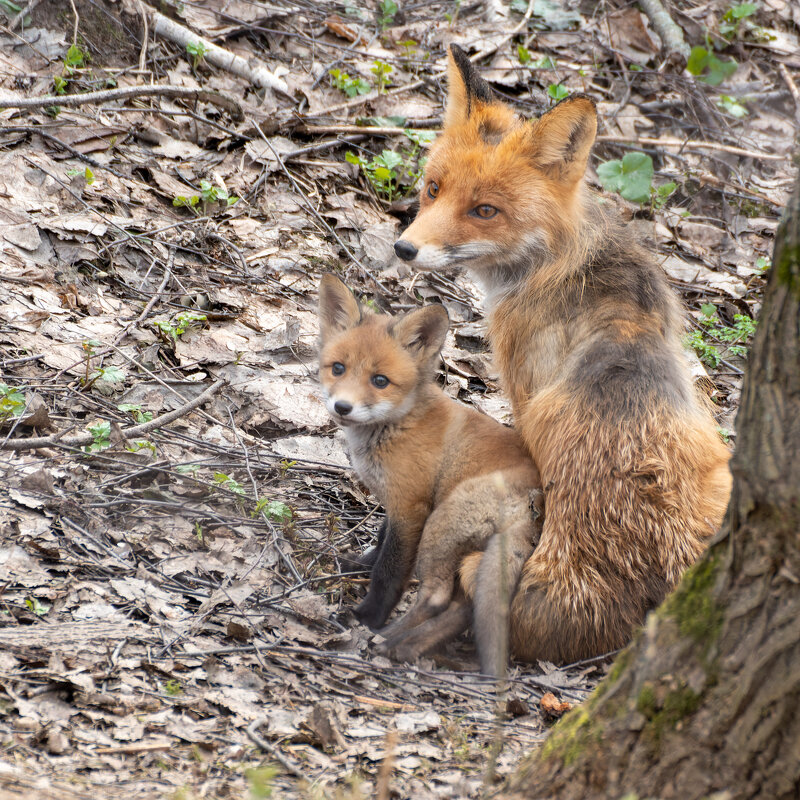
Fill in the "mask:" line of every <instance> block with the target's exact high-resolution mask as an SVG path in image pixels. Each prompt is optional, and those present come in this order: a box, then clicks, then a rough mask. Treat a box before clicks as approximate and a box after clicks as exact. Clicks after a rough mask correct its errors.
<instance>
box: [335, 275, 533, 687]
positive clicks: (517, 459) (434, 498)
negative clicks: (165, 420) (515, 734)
mask: <svg viewBox="0 0 800 800" xmlns="http://www.w3.org/2000/svg"><path fill="white" fill-rule="evenodd" d="M320 322H321V325H320V327H321V331H322V350H321V353H320V381H321V383H322V385H323V388H324V390H325V400H326V405H327V407H328V409H329V411H330V412H331V414H332V415H333V417H334V419H335V420H336V422H337V423H338V424H339V425H341V426H342V427H343V428H344V431H345V435H346V437H347V439H348V445H349V449H350V452H351V458H352V460H353V464H354V466H355V468H356V470H357V471H358V473H359V477H360V478H361V479H362V481H364V483H366V484H367V486H368V487H369V488H370V490H371V491H372V492H373V493H374V494H375V495H376V496H377V498H378V499H379V500H380V502H381V503H382V504H383V505H384V507H385V509H386V516H387V522H388V528H387V531H386V534H385V537H384V540H383V541H382V542H381V544H380V549H379V552H378V553H377V554H376V555H375V565H374V567H373V570H372V577H371V581H370V588H369V591H368V593H367V597H366V599H365V600H364V602H363V603H362V604H361V605H360V606H359V607H358V609H356V613H357V616H358V617H359V619H361V620H362V621H363V622H365V623H367V624H369V625H370V626H371V627H380V626H381V625H382V624H383V623H384V622H385V620H386V617H387V616H388V614H389V612H390V611H391V610H392V608H393V607H394V605H395V603H396V602H397V600H398V599H399V596H400V594H401V593H402V591H403V589H404V587H405V585H406V583H407V581H408V579H409V577H410V573H411V570H412V568H413V566H414V562H415V560H417V556H418V564H417V568H418V572H419V576H420V588H419V590H418V593H417V602H416V605H415V606H414V607H413V608H412V609H411V610H410V611H409V612H408V613H407V614H406V615H405V616H404V617H403V618H402V619H401V620H399V621H398V622H396V623H395V624H394V625H392V626H391V627H390V628H389V629H388V630H387V631H386V633H385V635H386V636H387V639H388V643H387V649H388V650H389V651H390V652H392V653H393V654H395V655H397V656H399V657H402V658H405V659H408V660H413V658H414V657H416V656H417V655H419V654H420V653H422V652H424V651H426V650H427V649H430V648H431V647H432V646H435V645H436V644H438V643H439V642H440V641H441V640H442V639H443V638H444V637H446V636H451V635H453V631H454V628H455V627H456V623H458V622H463V623H464V626H465V625H466V624H467V623H468V622H469V616H468V615H467V616H464V615H463V614H461V613H460V611H459V610H458V607H459V606H460V605H464V604H465V603H466V600H465V598H464V596H463V593H459V592H457V591H456V588H457V582H458V581H457V577H458V575H457V573H458V566H459V564H460V562H461V560H462V558H464V557H465V556H467V555H468V554H470V553H472V552H474V551H483V550H484V549H485V548H490V552H489V551H487V555H485V556H483V558H482V561H483V562H484V563H483V566H482V569H484V570H491V571H492V573H493V574H494V575H497V576H499V578H500V579H498V580H490V581H487V583H488V584H498V583H500V582H502V581H506V582H507V583H508V586H507V591H502V592H495V591H487V592H486V593H484V595H483V596H481V597H480V598H478V599H476V602H475V624H476V629H477V631H478V651H479V654H480V656H481V664H482V667H483V668H484V670H485V671H487V672H492V673H499V672H500V671H501V670H502V669H503V668H504V667H505V663H506V661H507V641H508V624H509V623H508V616H509V609H510V604H511V598H512V596H513V593H514V588H515V587H516V583H517V580H518V579H519V575H520V572H521V570H522V566H523V564H524V563H525V560H526V559H527V558H528V556H529V555H530V553H531V552H532V550H533V547H534V544H535V540H536V539H537V538H538V530H539V529H540V528H541V522H540V521H539V520H538V516H537V514H536V513H535V512H533V511H532V506H531V503H532V502H533V501H534V500H536V498H538V496H539V495H540V494H541V492H538V494H536V493H535V490H536V489H538V488H539V487H540V485H541V484H540V481H539V473H538V471H537V470H536V467H535V465H534V463H533V461H532V460H531V458H530V457H529V456H528V454H527V453H526V451H525V448H524V446H523V444H522V441H521V439H520V437H519V435H518V434H517V432H516V431H514V430H512V429H511V428H505V427H503V426H502V425H500V424H499V423H498V422H496V421H495V420H493V419H491V418H490V417H487V416H485V415H484V414H480V413H478V412H477V411H476V410H475V409H471V408H468V407H466V406H463V405H461V404H460V403H458V402H456V401H455V400H451V399H450V398H448V397H446V396H445V395H444V393H443V392H442V391H441V390H440V389H439V388H438V387H437V386H436V385H435V383H434V382H433V381H432V380H431V377H432V375H431V373H432V372H433V360H434V359H435V358H436V357H438V354H439V351H440V349H441V346H442V344H443V342H444V336H445V334H446V332H447V313H446V311H445V310H444V308H443V307H442V306H428V307H426V308H423V309H419V310H417V311H413V312H410V313H409V314H406V315H404V316H400V317H386V316H383V317H379V316H375V315H372V314H366V313H363V312H362V309H361V308H360V307H359V305H358V303H357V302H356V300H355V298H354V297H353V295H352V294H351V293H350V291H349V290H348V289H347V287H346V286H345V285H344V284H343V283H342V282H341V281H339V280H338V279H337V278H334V277H333V276H325V277H324V278H323V281H322V285H321V287H320ZM376 376H377V377H378V378H381V379H382V378H385V381H384V380H379V381H378V384H379V385H378V386H376V380H375V378H376ZM384 383H385V385H384ZM343 404H344V405H343ZM538 510H539V509H538V507H537V512H538ZM451 605H452V606H453V608H452V609H451ZM448 609H449V610H450V611H449V613H446V616H445V617H444V618H443V619H442V620H441V622H442V624H441V625H433V626H427V627H425V628H422V629H421V631H420V628H419V627H418V626H422V625H423V624H424V623H425V622H426V621H427V620H429V619H430V618H431V617H434V616H436V615H438V614H440V613H441V612H448Z"/></svg>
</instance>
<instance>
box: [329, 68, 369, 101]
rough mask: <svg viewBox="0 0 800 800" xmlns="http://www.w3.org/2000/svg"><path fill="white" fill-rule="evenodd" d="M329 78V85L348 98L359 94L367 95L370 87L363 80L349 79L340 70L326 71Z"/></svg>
mask: <svg viewBox="0 0 800 800" xmlns="http://www.w3.org/2000/svg"><path fill="white" fill-rule="evenodd" d="M328 75H330V76H331V85H332V86H333V87H334V88H335V89H338V90H339V91H340V92H344V93H345V94H346V95H347V96H348V97H355V96H356V95H359V94H369V92H370V91H371V89H372V87H371V86H370V85H369V83H367V82H366V81H365V80H364V79H363V78H351V77H350V76H349V75H348V74H347V73H346V72H342V71H341V70H340V69H336V68H335V69H331V70H329V71H328Z"/></svg>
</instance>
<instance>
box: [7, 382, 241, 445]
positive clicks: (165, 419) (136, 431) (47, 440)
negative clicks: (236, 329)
mask: <svg viewBox="0 0 800 800" xmlns="http://www.w3.org/2000/svg"><path fill="white" fill-rule="evenodd" d="M224 383H225V381H224V380H222V379H219V380H216V381H214V383H212V384H211V386H209V387H208V389H206V390H205V391H204V392H203V393H202V394H199V395H198V396H197V397H195V398H194V400H190V401H189V402H188V403H185V404H184V405H182V406H181V407H180V408H176V409H175V410H174V411H169V412H168V413H166V414H162V415H161V416H160V417H156V419H151V420H150V422H143V423H142V424H141V425H134V426H133V427H131V428H126V429H125V430H123V431H120V434H121V436H122V438H123V439H133V438H134V437H135V436H144V435H145V434H147V433H150V431H152V430H155V429H156V428H160V427H162V426H164V425H168V424H169V423H170V422H174V421H175V420H176V419H178V418H180V417H182V416H184V415H185V414H188V413H189V412H190V411H193V410H194V409H195V408H197V407H198V406H201V405H203V403H205V401H206V400H208V399H209V398H210V397H211V396H212V395H214V394H215V393H216V392H217V390H218V389H219V388H220V386H222V385H223V384H224ZM93 440H94V437H93V436H92V434H91V433H81V434H78V435H77V436H70V437H69V439H61V438H60V436H59V434H56V435H55V436H36V437H33V438H27V439H9V440H8V441H7V442H3V443H2V444H0V450H17V451H19V450H35V449H36V448H38V447H49V446H50V445H54V444H57V445H60V446H62V447H83V446H84V445H87V444H91V443H92V441H93Z"/></svg>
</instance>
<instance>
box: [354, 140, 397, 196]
mask: <svg viewBox="0 0 800 800" xmlns="http://www.w3.org/2000/svg"><path fill="white" fill-rule="evenodd" d="M344 157H345V160H346V161H347V162H348V163H349V164H356V165H358V166H359V167H361V170H362V171H363V173H364V174H365V175H366V176H367V180H368V181H369V182H370V184H372V187H373V188H374V189H375V191H376V192H377V193H378V194H382V195H385V196H386V198H387V199H388V200H390V201H391V200H393V199H394V196H395V193H396V192H397V178H398V174H397V167H399V166H400V165H401V164H402V163H403V157H402V156H401V155H399V154H398V153H395V152H394V150H384V151H383V152H382V153H381V154H380V155H379V156H373V157H372V159H371V160H370V161H367V160H366V159H364V158H362V157H361V156H360V155H358V154H357V153H353V152H351V151H350V150H348V151H347V153H345V156H344Z"/></svg>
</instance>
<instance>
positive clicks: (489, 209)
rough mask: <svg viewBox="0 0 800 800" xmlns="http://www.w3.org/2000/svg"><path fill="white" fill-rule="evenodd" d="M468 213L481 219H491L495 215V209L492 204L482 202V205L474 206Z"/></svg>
mask: <svg viewBox="0 0 800 800" xmlns="http://www.w3.org/2000/svg"><path fill="white" fill-rule="evenodd" d="M469 213H470V214H472V216H474V217H480V218H481V219H491V218H492V217H494V216H496V215H497V209H496V208H495V207H494V206H490V205H489V204H488V203H483V204H482V205H479V206H475V208H473V209H472V211H470V212H469Z"/></svg>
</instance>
